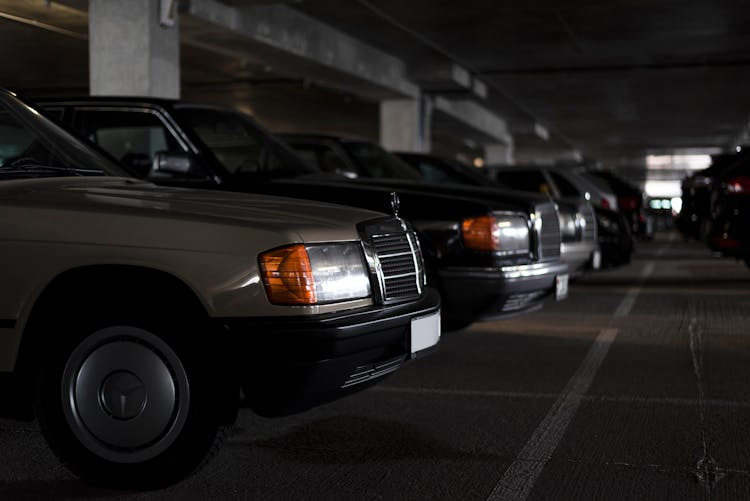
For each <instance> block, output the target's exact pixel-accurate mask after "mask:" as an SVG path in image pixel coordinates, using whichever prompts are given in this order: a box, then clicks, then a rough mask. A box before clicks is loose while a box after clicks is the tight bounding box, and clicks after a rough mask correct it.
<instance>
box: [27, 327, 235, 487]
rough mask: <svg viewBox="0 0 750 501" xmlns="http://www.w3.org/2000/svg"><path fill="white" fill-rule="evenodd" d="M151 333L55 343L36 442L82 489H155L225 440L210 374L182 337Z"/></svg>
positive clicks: (108, 332)
mask: <svg viewBox="0 0 750 501" xmlns="http://www.w3.org/2000/svg"><path fill="white" fill-rule="evenodd" d="M154 327H155V326H154V325H153V324H151V325H150V323H149V322H132V323H130V324H115V325H107V326H103V327H100V328H96V329H95V330H93V332H91V333H90V334H88V335H83V336H80V337H77V338H76V337H74V338H73V339H72V340H70V341H69V342H67V343H61V344H62V345H61V346H59V347H58V349H56V350H54V351H52V352H51V353H50V356H49V359H48V363H46V364H45V367H44V368H43V369H42V372H41V377H40V382H39V387H38V391H37V399H36V410H37V416H38V418H39V424H40V427H41V430H42V433H43V434H44V435H45V438H46V439H47V441H48V442H49V443H50V445H51V447H52V449H53V450H54V451H55V453H56V454H57V455H58V457H59V458H60V459H61V460H62V461H63V463H65V464H66V466H67V467H68V468H69V469H70V470H71V471H72V472H73V473H75V474H76V475H78V476H79V477H81V478H82V479H83V480H85V481H88V482H90V483H94V484H99V485H104V486H108V487H117V488H136V489H138V488H153V487H161V486H165V485H169V484H172V483H174V482H176V481H179V480H181V479H182V478H184V477H186V476H187V475H189V474H190V473H191V472H193V471H194V470H196V469H197V468H198V467H199V466H200V465H201V464H202V463H203V462H204V461H205V460H206V459H207V458H208V457H209V456H210V455H212V453H213V452H215V451H216V450H217V449H218V443H219V442H220V441H221V438H222V437H223V433H222V430H221V428H220V426H219V420H218V419H217V414H218V413H217V412H216V409H215V408H216V405H214V404H215V403H214V402H212V395H213V394H215V392H214V391H213V388H212V384H211V383H210V381H211V380H212V378H211V377H210V372H211V371H210V369H208V366H207V364H205V363H204V360H202V359H201V353H200V350H198V349H196V347H195V346H193V345H192V343H191V342H190V336H187V335H185V333H184V332H182V333H180V334H183V336H177V335H176V333H172V332H169V329H168V328H163V329H159V328H154ZM84 330H85V329H84Z"/></svg>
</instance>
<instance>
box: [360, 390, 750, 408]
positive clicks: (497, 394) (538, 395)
mask: <svg viewBox="0 0 750 501" xmlns="http://www.w3.org/2000/svg"><path fill="white" fill-rule="evenodd" d="M370 391H374V392H380V393H402V394H404V395H423V396H442V397H478V398H517V399H526V400H544V399H549V400H553V399H556V398H557V397H558V396H559V394H558V393H542V392H526V391H500V390H458V389H455V390H454V389H449V388H415V387H409V386H383V385H380V386H375V387H373V388H372V389H371V390H370ZM581 400H582V401H583V402H587V403H597V402H601V403H614V404H630V405H679V406H687V407H691V406H695V407H697V406H700V400H699V399H697V398H677V397H635V396H612V395H584V396H582V397H581ZM703 404H704V405H705V406H706V407H729V408H737V409H750V401H749V400H726V399H721V398H709V399H705V400H703Z"/></svg>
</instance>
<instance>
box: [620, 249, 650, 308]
mask: <svg viewBox="0 0 750 501" xmlns="http://www.w3.org/2000/svg"><path fill="white" fill-rule="evenodd" d="M659 252H661V251H659ZM655 266H656V263H654V262H653V261H649V262H648V263H646V266H644V267H643V270H642V271H641V274H640V276H639V280H638V284H636V285H634V286H633V287H631V288H630V289H628V292H627V293H626V294H625V297H624V298H623V300H622V302H620V305H619V306H618V307H617V309H616V310H615V313H614V316H615V318H620V317H627V316H628V315H629V314H630V310H632V309H633V306H634V305H635V300H636V299H638V296H639V295H640V293H641V285H642V284H643V282H644V281H645V280H646V279H647V278H648V277H649V276H650V275H651V274H652V273H653V272H654V267H655Z"/></svg>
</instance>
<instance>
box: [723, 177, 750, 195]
mask: <svg viewBox="0 0 750 501" xmlns="http://www.w3.org/2000/svg"><path fill="white" fill-rule="evenodd" d="M727 193H731V194H732V195H746V196H747V195H750V177H748V176H738V177H735V178H732V179H730V180H729V181H727Z"/></svg>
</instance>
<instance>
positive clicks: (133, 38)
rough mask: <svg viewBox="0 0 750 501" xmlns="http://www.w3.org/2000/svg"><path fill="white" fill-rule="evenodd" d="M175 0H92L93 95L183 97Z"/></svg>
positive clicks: (90, 39) (90, 75)
mask: <svg viewBox="0 0 750 501" xmlns="http://www.w3.org/2000/svg"><path fill="white" fill-rule="evenodd" d="M176 6H177V0H172V1H170V0H91V1H90V2H89V83H90V92H91V95H94V96H115V95H117V96H150V97H164V98H173V99H177V98H179V97H180V40H179V31H178V26H177V13H176V9H177V7H176Z"/></svg>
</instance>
